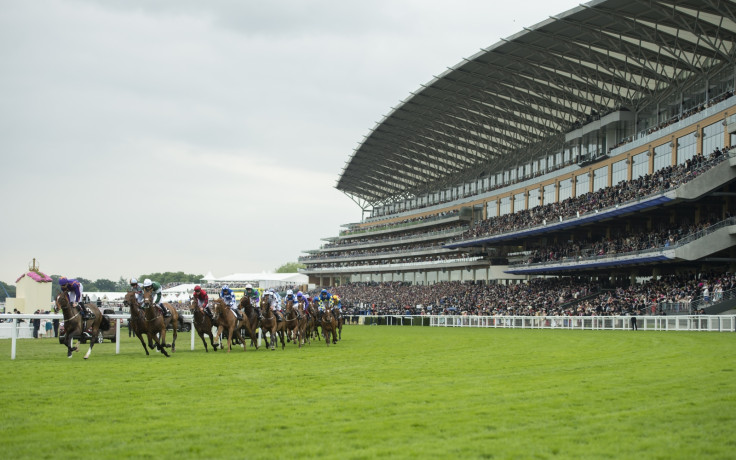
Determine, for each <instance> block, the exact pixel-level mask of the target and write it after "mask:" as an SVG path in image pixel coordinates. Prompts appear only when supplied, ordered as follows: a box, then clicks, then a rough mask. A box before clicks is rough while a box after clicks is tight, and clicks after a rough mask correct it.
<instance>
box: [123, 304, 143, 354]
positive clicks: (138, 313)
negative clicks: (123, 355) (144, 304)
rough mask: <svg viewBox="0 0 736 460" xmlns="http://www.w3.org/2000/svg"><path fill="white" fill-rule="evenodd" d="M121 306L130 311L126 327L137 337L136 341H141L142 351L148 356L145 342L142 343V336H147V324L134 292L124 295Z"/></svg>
mask: <svg viewBox="0 0 736 460" xmlns="http://www.w3.org/2000/svg"><path fill="white" fill-rule="evenodd" d="M123 305H125V306H127V307H128V308H129V309H130V320H129V322H128V327H129V328H131V329H132V330H133V332H134V333H135V335H136V337H138V340H140V341H141V345H143V351H145V352H146V355H148V354H149V353H148V347H147V346H146V342H144V341H143V334H146V335H148V323H147V322H146V315H145V313H143V310H142V309H141V306H140V304H139V303H138V299H136V297H135V292H134V291H129V292H128V293H127V294H125V298H124V299H123Z"/></svg>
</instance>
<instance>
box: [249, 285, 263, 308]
mask: <svg viewBox="0 0 736 460" xmlns="http://www.w3.org/2000/svg"><path fill="white" fill-rule="evenodd" d="M245 295H247V296H248V298H250V304H251V305H252V306H253V307H254V308H258V305H259V303H260V301H261V293H260V292H258V289H253V286H252V285H250V284H246V285H245Z"/></svg>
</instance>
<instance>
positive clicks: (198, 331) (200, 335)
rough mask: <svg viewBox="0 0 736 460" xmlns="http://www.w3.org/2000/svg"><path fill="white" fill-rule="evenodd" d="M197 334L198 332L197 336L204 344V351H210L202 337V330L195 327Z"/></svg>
mask: <svg viewBox="0 0 736 460" xmlns="http://www.w3.org/2000/svg"><path fill="white" fill-rule="evenodd" d="M197 334H199V338H200V339H202V344H203V345H204V351H205V352H207V353H209V352H210V351H209V350H208V349H207V341H206V340H205V339H204V331H202V330H201V329H197ZM213 346H214V345H213Z"/></svg>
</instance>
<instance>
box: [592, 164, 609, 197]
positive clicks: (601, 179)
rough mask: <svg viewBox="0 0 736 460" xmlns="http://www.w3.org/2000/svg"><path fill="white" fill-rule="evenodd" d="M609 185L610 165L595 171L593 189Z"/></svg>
mask: <svg viewBox="0 0 736 460" xmlns="http://www.w3.org/2000/svg"><path fill="white" fill-rule="evenodd" d="M606 187H608V166H604V167H602V168H598V169H596V170H594V171H593V191H594V192H597V191H598V190H601V189H604V188H606Z"/></svg>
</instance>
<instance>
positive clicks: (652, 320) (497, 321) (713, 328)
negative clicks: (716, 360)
mask: <svg viewBox="0 0 736 460" xmlns="http://www.w3.org/2000/svg"><path fill="white" fill-rule="evenodd" d="M348 319H349V321H348V322H349V323H350V322H355V323H356V324H363V325H381V326H383V325H386V326H429V327H483V328H511V329H579V330H630V329H632V328H633V324H632V320H634V321H636V327H637V329H639V330H642V331H707V332H736V315H677V316H459V315H458V316H446V315H423V316H413V315H385V316H370V315H368V316H357V317H356V316H351V317H348Z"/></svg>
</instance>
